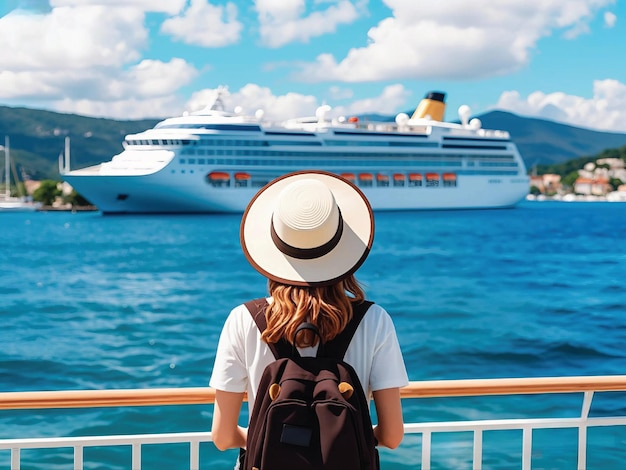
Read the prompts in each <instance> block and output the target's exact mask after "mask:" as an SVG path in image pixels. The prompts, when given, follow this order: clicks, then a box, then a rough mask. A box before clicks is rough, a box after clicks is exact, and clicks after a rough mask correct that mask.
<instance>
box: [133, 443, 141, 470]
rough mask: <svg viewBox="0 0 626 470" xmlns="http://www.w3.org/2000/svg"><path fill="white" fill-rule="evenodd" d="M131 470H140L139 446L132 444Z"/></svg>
mask: <svg viewBox="0 0 626 470" xmlns="http://www.w3.org/2000/svg"><path fill="white" fill-rule="evenodd" d="M132 449H133V450H132V454H133V455H132V461H133V462H132V464H131V468H132V470H140V469H141V444H138V443H136V442H135V443H133V444H132Z"/></svg>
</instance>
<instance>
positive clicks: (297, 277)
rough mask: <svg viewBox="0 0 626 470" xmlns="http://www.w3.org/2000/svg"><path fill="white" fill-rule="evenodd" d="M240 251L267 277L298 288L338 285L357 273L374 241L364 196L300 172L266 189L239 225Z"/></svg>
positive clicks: (338, 180)
mask: <svg viewBox="0 0 626 470" xmlns="http://www.w3.org/2000/svg"><path fill="white" fill-rule="evenodd" d="M240 238H241V247H242V248H243V252H244V254H245V255H246V258H248V261H249V262H250V264H252V266H253V267H254V268H255V269H256V270H257V271H259V272H260V273H261V274H263V275H264V276H265V277H267V278H269V279H272V280H275V281H278V282H282V283H284V284H290V285H297V286H324V285H330V284H334V283H335V282H337V281H340V280H341V279H345V278H346V277H348V276H349V275H351V274H353V273H354V272H355V271H356V270H357V269H358V268H359V266H361V264H363V262H364V261H365V258H367V255H368V254H369V250H370V248H371V246H372V242H373V240H374V216H373V214H372V208H371V206H370V204H369V202H368V201H367V199H366V198H365V195H364V194H363V193H362V192H361V191H360V190H359V189H358V188H357V187H356V186H355V185H354V184H352V183H350V182H349V181H348V180H346V179H344V178H342V177H340V176H337V175H335V174H332V173H328V172H324V171H299V172H295V173H289V174H287V175H284V176H281V177H279V178H277V179H275V180H274V181H271V182H270V183H268V184H267V185H266V186H264V187H263V188H262V189H261V190H260V191H259V192H258V193H257V194H256V196H255V197H254V198H253V199H252V201H251V202H250V204H248V207H247V209H246V211H245V213H244V215H243V219H242V221H241V231H240Z"/></svg>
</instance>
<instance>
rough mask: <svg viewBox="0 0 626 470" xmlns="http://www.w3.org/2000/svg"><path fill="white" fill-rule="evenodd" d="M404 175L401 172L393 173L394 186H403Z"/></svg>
mask: <svg viewBox="0 0 626 470" xmlns="http://www.w3.org/2000/svg"><path fill="white" fill-rule="evenodd" d="M404 181H405V176H404V174H403V173H394V174H393V185H394V186H404Z"/></svg>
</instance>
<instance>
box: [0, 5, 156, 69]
mask: <svg viewBox="0 0 626 470" xmlns="http://www.w3.org/2000/svg"><path fill="white" fill-rule="evenodd" d="M78 18H80V21H78V20H77V19H78ZM142 23H143V13H142V12H141V11H139V10H137V9H133V8H106V7H104V6H86V7H80V8H79V9H76V8H74V7H59V8H54V9H53V10H52V11H51V12H50V13H49V14H17V13H13V14H9V15H6V16H4V17H3V18H0V44H1V45H2V47H0V63H1V64H2V67H3V69H5V70H12V71H15V72H18V71H27V70H31V71H35V70H50V69H59V68H64V69H68V70H70V69H74V70H77V69H88V68H90V67H110V66H119V65H120V64H125V63H128V62H132V61H134V60H137V59H138V58H139V57H140V49H141V48H142V47H144V45H145V43H146V40H147V31H146V30H145V29H143V28H141V27H138V26H137V25H141V24H142Z"/></svg>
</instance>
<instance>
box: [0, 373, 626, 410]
mask: <svg viewBox="0 0 626 470" xmlns="http://www.w3.org/2000/svg"><path fill="white" fill-rule="evenodd" d="M624 390H626V375H601V376H573V377H533V378H501V379H461V380H429V381H412V382H410V383H409V385H408V386H406V387H404V388H402V389H401V390H400V395H401V397H402V398H403V399H404V398H429V397H462V396H482V395H524V394H543V393H577V392H586V391H592V392H611V391H624ZM214 401H215V390H214V389H212V388H210V387H186V388H151V389H150V388H149V389H115V390H62V391H35V392H31V391H23V392H2V393H0V410H19V409H45V408H96V407H119V406H164V405H203V404H212V403H214Z"/></svg>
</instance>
